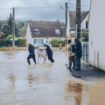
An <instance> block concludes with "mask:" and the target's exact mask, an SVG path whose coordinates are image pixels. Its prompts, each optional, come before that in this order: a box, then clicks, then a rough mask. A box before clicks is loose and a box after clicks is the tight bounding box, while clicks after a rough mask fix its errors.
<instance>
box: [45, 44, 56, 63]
mask: <svg viewBox="0 0 105 105" xmlns="http://www.w3.org/2000/svg"><path fill="white" fill-rule="evenodd" d="M44 47H46V52H47V56H48V59H49V60H50V61H51V62H52V63H53V62H55V61H54V59H53V51H52V50H51V48H50V46H48V45H47V44H44Z"/></svg>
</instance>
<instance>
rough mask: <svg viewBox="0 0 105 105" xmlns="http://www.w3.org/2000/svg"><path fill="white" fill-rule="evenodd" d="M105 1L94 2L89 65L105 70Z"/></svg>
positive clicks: (91, 12) (90, 24)
mask: <svg viewBox="0 0 105 105" xmlns="http://www.w3.org/2000/svg"><path fill="white" fill-rule="evenodd" d="M104 10H105V0H92V2H91V9H90V19H89V63H90V64H91V65H93V66H95V67H97V68H100V69H102V70H105V13H104V12H100V11H104Z"/></svg>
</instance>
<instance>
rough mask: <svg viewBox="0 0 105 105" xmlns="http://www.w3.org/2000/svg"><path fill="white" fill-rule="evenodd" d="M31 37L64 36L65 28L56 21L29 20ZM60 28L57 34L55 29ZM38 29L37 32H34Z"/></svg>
mask: <svg viewBox="0 0 105 105" xmlns="http://www.w3.org/2000/svg"><path fill="white" fill-rule="evenodd" d="M29 24H30V29H31V33H32V37H64V36H65V28H64V27H63V26H61V24H60V22H58V21H31V22H29ZM56 29H58V30H60V34H57V33H56V32H55V30H56ZM35 31H39V32H35Z"/></svg>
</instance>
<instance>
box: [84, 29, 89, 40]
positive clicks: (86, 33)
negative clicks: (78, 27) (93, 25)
mask: <svg viewBox="0 0 105 105" xmlns="http://www.w3.org/2000/svg"><path fill="white" fill-rule="evenodd" d="M82 41H84V42H88V41H89V35H88V30H83V31H82Z"/></svg>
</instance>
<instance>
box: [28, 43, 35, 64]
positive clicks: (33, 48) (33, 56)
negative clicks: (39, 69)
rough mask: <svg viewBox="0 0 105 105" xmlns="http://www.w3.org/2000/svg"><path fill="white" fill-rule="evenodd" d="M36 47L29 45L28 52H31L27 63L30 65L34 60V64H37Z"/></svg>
mask: <svg viewBox="0 0 105 105" xmlns="http://www.w3.org/2000/svg"><path fill="white" fill-rule="evenodd" d="M34 50H35V47H34V46H33V45H32V44H31V43H29V46H28V51H29V55H28V57H27V62H28V64H29V65H30V64H31V63H30V59H33V61H34V63H35V64H36V58H35V51H34Z"/></svg>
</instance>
